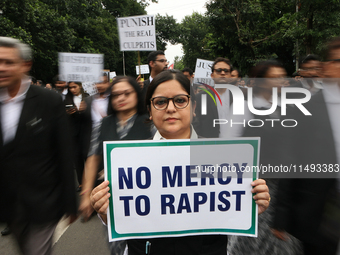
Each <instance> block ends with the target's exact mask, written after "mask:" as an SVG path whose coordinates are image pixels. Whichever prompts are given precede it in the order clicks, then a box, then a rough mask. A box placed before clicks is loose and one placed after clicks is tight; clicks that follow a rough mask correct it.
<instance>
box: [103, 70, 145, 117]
mask: <svg viewBox="0 0 340 255" xmlns="http://www.w3.org/2000/svg"><path fill="white" fill-rule="evenodd" d="M123 81H126V82H127V83H129V84H130V85H131V86H132V87H133V89H134V90H135V92H136V93H137V100H138V102H137V113H138V114H143V113H144V100H143V96H142V90H141V88H140V86H139V85H138V83H137V81H136V80H135V79H134V78H132V77H130V76H116V77H115V78H114V79H113V81H112V83H111V86H110V88H111V91H112V88H113V87H114V86H115V85H116V84H117V83H119V82H123ZM109 100H110V101H109V102H110V104H109V111H108V112H109V113H116V110H115V109H113V107H112V93H111V95H110V97H109Z"/></svg>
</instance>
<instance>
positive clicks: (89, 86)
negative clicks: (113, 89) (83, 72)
mask: <svg viewBox="0 0 340 255" xmlns="http://www.w3.org/2000/svg"><path fill="white" fill-rule="evenodd" d="M82 85H83V89H84V91H85V92H86V93H87V94H89V95H90V96H93V95H95V94H97V93H98V90H97V87H96V83H93V82H83V83H82Z"/></svg>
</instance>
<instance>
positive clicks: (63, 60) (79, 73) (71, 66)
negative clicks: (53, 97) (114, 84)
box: [58, 52, 104, 83]
mask: <svg viewBox="0 0 340 255" xmlns="http://www.w3.org/2000/svg"><path fill="white" fill-rule="evenodd" d="M58 57H59V75H60V80H61V81H67V82H69V81H79V82H87V83H94V82H100V81H101V77H102V73H103V68H104V55H103V54H88V53H67V52H59V56H58Z"/></svg>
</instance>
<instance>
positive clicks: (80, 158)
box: [64, 81, 89, 191]
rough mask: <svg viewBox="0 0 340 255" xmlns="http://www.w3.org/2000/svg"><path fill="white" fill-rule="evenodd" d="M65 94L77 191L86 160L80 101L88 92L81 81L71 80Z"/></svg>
mask: <svg viewBox="0 0 340 255" xmlns="http://www.w3.org/2000/svg"><path fill="white" fill-rule="evenodd" d="M67 90H68V91H67V94H66V96H65V100H64V104H65V108H66V113H67V115H68V119H69V123H70V130H71V135H72V138H73V144H74V149H73V152H74V153H73V154H74V155H73V157H74V158H73V159H74V161H73V162H74V167H75V169H76V173H77V180H78V183H79V187H78V191H80V187H81V183H82V178H83V171H84V163H85V160H86V155H83V153H82V152H83V149H82V147H83V141H82V135H81V134H82V131H81V129H82V116H81V115H82V113H83V109H82V102H83V101H84V99H85V98H86V97H88V96H89V94H87V93H85V92H84V89H83V86H82V83H81V82H74V81H71V82H69V83H68V89H67Z"/></svg>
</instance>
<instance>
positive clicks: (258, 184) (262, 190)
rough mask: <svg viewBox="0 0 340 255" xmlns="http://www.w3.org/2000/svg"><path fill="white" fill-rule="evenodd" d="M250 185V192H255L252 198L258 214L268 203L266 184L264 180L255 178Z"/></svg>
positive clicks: (268, 196) (265, 208)
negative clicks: (251, 187)
mask: <svg viewBox="0 0 340 255" xmlns="http://www.w3.org/2000/svg"><path fill="white" fill-rule="evenodd" d="M251 185H252V186H253V187H254V188H253V189H252V190H251V192H252V193H255V195H254V196H253V198H254V199H255V203H256V204H257V205H258V214H261V213H263V212H264V211H265V210H267V208H268V206H269V203H270V195H269V189H268V186H267V184H266V181H265V180H263V179H258V180H255V181H253V182H252V183H251Z"/></svg>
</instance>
